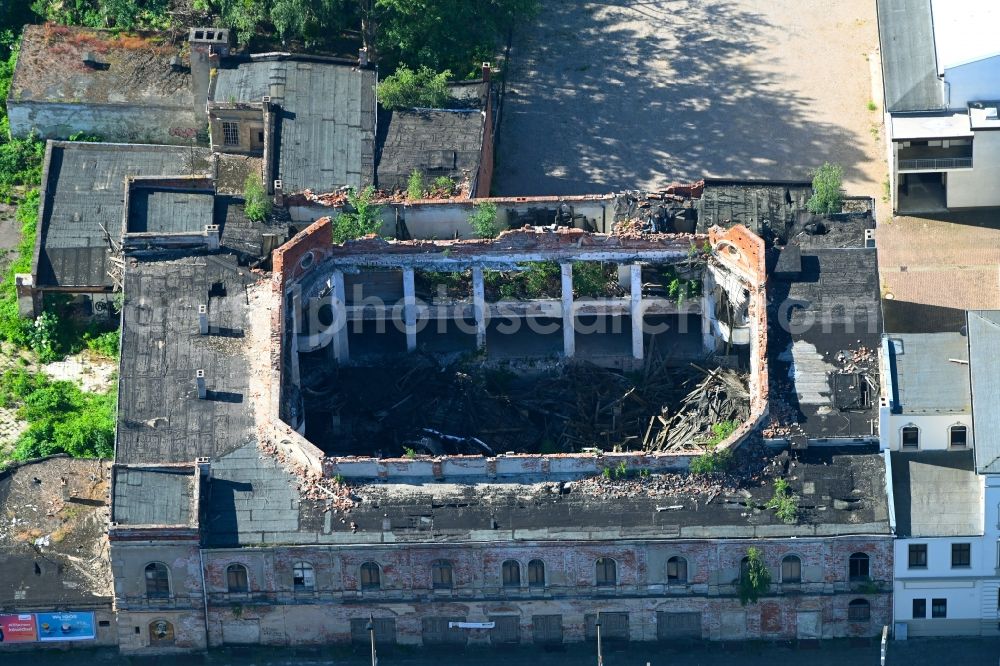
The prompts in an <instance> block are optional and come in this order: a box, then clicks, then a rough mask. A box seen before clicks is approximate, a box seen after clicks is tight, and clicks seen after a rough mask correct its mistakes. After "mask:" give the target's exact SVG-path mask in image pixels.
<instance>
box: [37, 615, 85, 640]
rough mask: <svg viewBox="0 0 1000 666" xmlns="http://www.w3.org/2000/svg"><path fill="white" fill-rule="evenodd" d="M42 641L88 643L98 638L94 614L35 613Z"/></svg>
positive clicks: (39, 637)
mask: <svg viewBox="0 0 1000 666" xmlns="http://www.w3.org/2000/svg"><path fill="white" fill-rule="evenodd" d="M35 618H36V621H37V628H38V640H40V641H86V640H93V639H95V638H97V632H96V630H95V628H94V614H93V613H74V612H72V611H67V612H65V613H35Z"/></svg>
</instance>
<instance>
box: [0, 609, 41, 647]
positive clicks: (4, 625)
mask: <svg viewBox="0 0 1000 666" xmlns="http://www.w3.org/2000/svg"><path fill="white" fill-rule="evenodd" d="M36 640H38V638H37V633H36V632H35V616H34V615H32V614H31V613H21V614H19V615H0V643H34V642H35V641H36Z"/></svg>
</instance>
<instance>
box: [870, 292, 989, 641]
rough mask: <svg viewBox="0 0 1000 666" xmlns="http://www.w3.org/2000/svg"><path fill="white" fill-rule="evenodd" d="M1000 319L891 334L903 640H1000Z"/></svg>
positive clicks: (893, 490)
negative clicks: (999, 366) (999, 431)
mask: <svg viewBox="0 0 1000 666" xmlns="http://www.w3.org/2000/svg"><path fill="white" fill-rule="evenodd" d="M998 323H1000V316H998V313H997V312H995V311H976V312H969V313H968V315H967V325H966V327H965V328H964V329H963V330H962V331H961V332H954V333H928V334H907V335H889V336H887V337H886V338H885V343H884V347H883V359H884V362H885V365H886V366H887V367H886V373H885V384H884V386H883V394H884V396H885V398H884V400H883V406H882V414H881V426H882V427H881V437H882V446H883V449H884V450H885V451H886V456H887V463H888V468H889V471H888V473H887V475H886V476H887V480H889V482H890V490H889V492H890V495H891V498H892V503H893V506H894V517H895V525H894V532H895V535H896V544H895V551H896V552H895V563H896V564H895V573H894V579H895V583H894V591H893V598H894V601H893V618H894V623H895V636H896V638H906V637H907V636H947V635H983V636H996V635H998V634H1000V624H998V620H1000V615H998V594H997V590H998V587H1000V575H998V573H997V572H998V569H1000V528H998V524H1000V523H998V520H1000V515H998V507H1000V474H998V472H1000V465H998V459H1000V445H998V440H997V437H996V435H995V425H996V424H995V421H996V418H997V417H996V400H995V396H996V395H997V390H998V389H1000V385H998V384H997V380H996V377H995V374H996V351H997V348H998V345H1000V335H998V330H1000V329H998Z"/></svg>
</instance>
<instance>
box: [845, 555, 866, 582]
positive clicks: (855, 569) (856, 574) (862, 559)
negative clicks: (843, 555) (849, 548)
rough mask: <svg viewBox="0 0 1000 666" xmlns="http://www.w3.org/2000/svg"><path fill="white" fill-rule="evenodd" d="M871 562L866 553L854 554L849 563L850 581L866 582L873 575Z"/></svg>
mask: <svg viewBox="0 0 1000 666" xmlns="http://www.w3.org/2000/svg"><path fill="white" fill-rule="evenodd" d="M870 564H871V560H870V559H869V557H868V555H867V554H866V553H854V554H853V555H851V559H850V560H849V561H848V571H847V573H848V577H849V578H850V580H859V581H864V580H868V577H869V576H870V575H871V566H870Z"/></svg>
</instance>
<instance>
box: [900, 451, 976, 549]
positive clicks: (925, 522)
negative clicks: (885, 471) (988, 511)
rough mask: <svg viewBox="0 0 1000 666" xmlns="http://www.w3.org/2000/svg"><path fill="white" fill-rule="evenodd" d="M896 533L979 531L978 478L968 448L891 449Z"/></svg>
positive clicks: (940, 534) (946, 534) (938, 534)
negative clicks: (913, 450) (955, 449)
mask: <svg viewBox="0 0 1000 666" xmlns="http://www.w3.org/2000/svg"><path fill="white" fill-rule="evenodd" d="M890 455H891V456H892V488H893V501H894V505H895V510H896V534H897V535H898V536H901V537H949V536H974V535H979V534H982V533H983V502H982V498H983V490H982V483H983V482H982V479H981V478H980V477H979V475H977V474H976V466H975V461H974V460H973V453H972V451H921V452H915V453H909V452H899V451H893V452H892V453H891V454H890Z"/></svg>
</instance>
